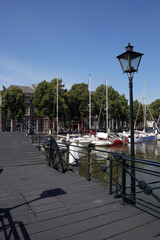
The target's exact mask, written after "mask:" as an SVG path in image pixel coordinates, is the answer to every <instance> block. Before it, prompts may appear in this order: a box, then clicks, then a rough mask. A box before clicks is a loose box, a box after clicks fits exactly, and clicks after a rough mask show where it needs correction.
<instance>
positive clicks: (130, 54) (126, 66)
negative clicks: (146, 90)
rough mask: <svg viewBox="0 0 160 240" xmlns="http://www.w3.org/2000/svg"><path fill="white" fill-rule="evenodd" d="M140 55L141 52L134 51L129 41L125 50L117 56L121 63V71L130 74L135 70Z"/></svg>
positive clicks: (136, 69)
mask: <svg viewBox="0 0 160 240" xmlns="http://www.w3.org/2000/svg"><path fill="white" fill-rule="evenodd" d="M142 56H143V54H142V53H138V52H134V51H133V46H131V45H130V43H129V44H128V46H127V47H126V52H124V53H122V54H121V55H119V56H117V58H118V60H119V62H120V64H121V67H122V70H123V73H130V74H131V73H134V72H137V71H138V67H139V64H140V61H141V58H142Z"/></svg>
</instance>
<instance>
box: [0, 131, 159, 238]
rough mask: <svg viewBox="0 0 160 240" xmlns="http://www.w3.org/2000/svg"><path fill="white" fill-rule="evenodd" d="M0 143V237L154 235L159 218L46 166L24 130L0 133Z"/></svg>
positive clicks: (100, 187) (80, 178) (157, 235)
mask: <svg viewBox="0 0 160 240" xmlns="http://www.w3.org/2000/svg"><path fill="white" fill-rule="evenodd" d="M6 142H7V144H8V145H9V146H10V147H9V148H8V147H6V145H7V144H6ZM0 146H1V148H0V166H1V169H2V170H3V171H2V172H1V174H0V177H1V183H2V184H1V186H0V205H1V211H0V217H1V218H0V219H1V221H0V224H1V225H0V239H7V238H8V239H25V240H30V239H32V240H34V239H36V240H37V239H38V240H50V239H70V240H73V239H74V240H75V239H76V240H78V239H92V240H94V239H96V240H99V239H101V240H102V239H113V240H118V239H136V240H139V239H140V240H141V239H149V238H150V239H152V238H153V239H158V237H159V230H158V229H159V228H158V224H159V223H160V222H159V221H160V220H157V218H155V217H153V216H151V215H149V214H147V213H143V212H142V211H141V210H139V209H136V208H134V207H131V206H129V205H122V204H120V203H121V199H114V198H113V196H109V195H108V190H107V189H106V188H104V187H103V186H101V185H100V184H99V183H95V182H88V181H86V179H84V178H83V177H80V176H79V175H78V174H77V173H73V172H68V173H66V174H60V173H59V172H57V171H55V170H53V169H51V168H49V167H48V166H47V162H46V160H45V157H44V156H43V155H42V154H41V153H40V152H39V151H38V150H37V149H36V147H35V146H33V145H31V143H30V142H29V140H28V139H26V138H25V135H24V134H21V133H13V134H12V133H11V134H10V133H2V134H0ZM1 153H2V154H1ZM153 226H155V227H156V229H155V230H154V227H153ZM142 233H143V234H142ZM131 236H133V237H132V238H130V237H131Z"/></svg>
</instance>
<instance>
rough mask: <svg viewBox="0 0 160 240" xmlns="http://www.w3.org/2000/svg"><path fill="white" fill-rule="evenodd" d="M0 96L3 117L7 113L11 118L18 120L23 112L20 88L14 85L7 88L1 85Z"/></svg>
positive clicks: (22, 95)
mask: <svg viewBox="0 0 160 240" xmlns="http://www.w3.org/2000/svg"><path fill="white" fill-rule="evenodd" d="M1 96H2V104H1V109H2V112H3V113H4V115H5V117H7V114H9V115H10V117H11V119H13V120H14V119H15V120H17V121H20V119H21V118H22V116H23V114H24V113H25V106H24V94H23V92H22V90H21V89H20V88H18V87H15V86H11V87H9V88H7V89H6V88H5V87H3V90H2V91H1Z"/></svg>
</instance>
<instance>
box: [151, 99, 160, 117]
mask: <svg viewBox="0 0 160 240" xmlns="http://www.w3.org/2000/svg"><path fill="white" fill-rule="evenodd" d="M149 108H150V111H151V113H152V115H153V118H154V119H158V117H159V115H160V99H157V100H155V101H154V102H152V103H151V104H150V106H149Z"/></svg>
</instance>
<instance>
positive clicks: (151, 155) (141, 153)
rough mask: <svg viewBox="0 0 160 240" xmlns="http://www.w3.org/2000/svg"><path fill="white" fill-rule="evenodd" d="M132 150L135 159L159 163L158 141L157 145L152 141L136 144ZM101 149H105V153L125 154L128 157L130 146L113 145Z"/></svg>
mask: <svg viewBox="0 0 160 240" xmlns="http://www.w3.org/2000/svg"><path fill="white" fill-rule="evenodd" d="M134 148H135V157H136V158H141V159H147V160H152V161H157V162H160V141H158V142H157V143H155V142H154V141H147V142H142V143H136V144H135V145H134ZM103 149H105V150H106V151H112V152H117V153H122V152H125V153H126V154H127V155H130V151H131V145H130V144H127V145H125V146H121V145H115V146H111V147H106V148H103Z"/></svg>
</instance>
